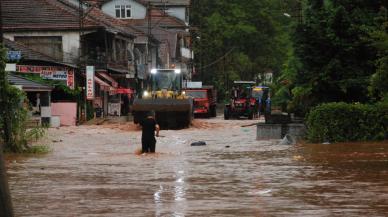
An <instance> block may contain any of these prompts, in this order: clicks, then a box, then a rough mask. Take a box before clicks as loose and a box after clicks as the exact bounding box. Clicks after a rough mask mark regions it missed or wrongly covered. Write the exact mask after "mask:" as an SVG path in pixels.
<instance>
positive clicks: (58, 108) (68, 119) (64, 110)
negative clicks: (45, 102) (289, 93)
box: [51, 102, 77, 126]
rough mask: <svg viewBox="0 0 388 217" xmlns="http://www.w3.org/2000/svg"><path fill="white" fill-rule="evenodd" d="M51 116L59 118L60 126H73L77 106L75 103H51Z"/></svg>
mask: <svg viewBox="0 0 388 217" xmlns="http://www.w3.org/2000/svg"><path fill="white" fill-rule="evenodd" d="M51 115H52V116H59V117H60V120H61V126H75V125H76V119H77V104H76V103H75V102H60V103H51Z"/></svg>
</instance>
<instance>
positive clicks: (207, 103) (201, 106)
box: [185, 86, 217, 117]
mask: <svg viewBox="0 0 388 217" xmlns="http://www.w3.org/2000/svg"><path fill="white" fill-rule="evenodd" d="M185 92H186V96H188V97H192V98H193V104H194V115H195V116H197V117H198V116H205V117H216V116H217V112H216V109H217V100H216V94H215V91H214V88H213V86H202V87H201V88H186V89H185Z"/></svg>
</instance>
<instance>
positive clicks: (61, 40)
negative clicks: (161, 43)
mask: <svg viewBox="0 0 388 217" xmlns="http://www.w3.org/2000/svg"><path fill="white" fill-rule="evenodd" d="M81 8H82V10H79V9H80V8H79V7H77V5H75V4H74V3H71V2H70V1H67V0H2V10H3V11H2V15H3V32H4V37H5V38H6V39H8V40H10V41H14V42H17V43H19V44H22V45H24V46H26V47H28V48H30V49H31V50H34V51H37V52H39V53H41V54H44V55H45V56H49V57H51V58H52V59H53V60H54V61H55V62H59V63H63V64H67V65H72V66H75V68H76V69H77V70H76V71H75V73H74V77H75V81H74V83H73V84H74V87H85V83H86V78H85V67H86V65H92V66H95V77H94V83H95V90H94V93H95V94H94V96H95V98H94V99H93V100H92V101H90V103H89V104H91V105H93V106H96V107H101V108H103V110H104V113H105V114H108V107H109V101H110V99H111V98H115V97H116V98H117V95H118V94H117V93H119V92H124V91H123V89H126V90H128V89H129V88H131V81H130V79H131V78H133V77H134V74H135V70H134V69H133V67H131V62H133V59H134V57H133V53H134V52H133V48H134V39H135V33H136V30H134V29H132V28H124V27H123V26H124V25H121V23H120V22H121V21H120V20H116V19H112V18H111V17H109V16H107V15H105V14H104V13H102V12H101V10H100V9H99V8H98V7H81ZM80 11H81V13H80ZM82 14H83V19H79V18H80V15H82ZM25 69H26V70H27V71H26V73H31V72H32V71H31V68H29V67H26V68H25ZM33 70H35V69H33ZM39 70H40V71H39ZM38 71H39V72H38ZM34 73H41V74H44V73H45V70H44V69H43V68H37V69H36V70H35V71H34ZM126 92H127V91H126ZM119 97H120V96H119ZM78 110H79V114H85V109H84V105H78Z"/></svg>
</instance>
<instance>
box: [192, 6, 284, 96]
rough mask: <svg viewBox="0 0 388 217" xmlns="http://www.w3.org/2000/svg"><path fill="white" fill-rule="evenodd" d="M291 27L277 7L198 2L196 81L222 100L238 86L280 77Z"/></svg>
mask: <svg viewBox="0 0 388 217" xmlns="http://www.w3.org/2000/svg"><path fill="white" fill-rule="evenodd" d="M279 2H280V1H279ZM289 22H290V21H289V18H287V17H285V16H283V12H282V10H281V8H280V5H279V3H278V1H276V2H274V1H263V0H250V1H248V0H228V1H221V0H216V1H214V0H213V1H210V0H203V1H194V2H193V9H192V24H193V26H194V27H196V28H197V31H195V32H194V37H193V38H194V51H195V54H196V59H195V61H196V62H195V64H196V68H197V75H196V76H195V79H197V80H202V81H204V82H205V83H209V84H215V85H216V87H218V90H219V92H221V94H222V93H223V92H224V91H225V90H227V89H228V87H229V85H228V84H229V83H230V82H231V81H233V80H239V79H243V80H255V79H256V78H257V75H258V74H260V73H264V72H268V71H271V72H274V73H279V72H280V70H281V68H282V65H283V63H284V61H285V60H286V58H287V53H288V49H289V48H290V46H287V45H288V44H289V37H288V35H287V31H285V30H288V24H289Z"/></svg>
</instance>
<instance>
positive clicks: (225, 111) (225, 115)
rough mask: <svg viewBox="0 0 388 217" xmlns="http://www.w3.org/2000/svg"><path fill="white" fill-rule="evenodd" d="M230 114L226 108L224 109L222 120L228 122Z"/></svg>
mask: <svg viewBox="0 0 388 217" xmlns="http://www.w3.org/2000/svg"><path fill="white" fill-rule="evenodd" d="M229 116H230V112H229V109H228V108H225V109H224V120H229Z"/></svg>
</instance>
